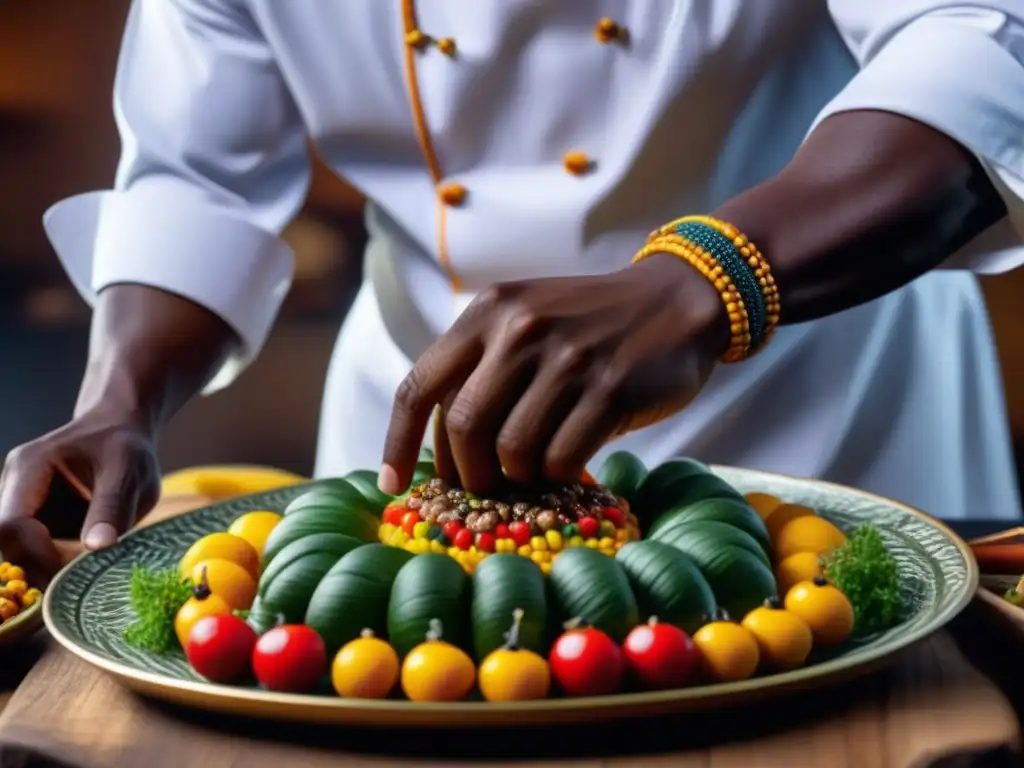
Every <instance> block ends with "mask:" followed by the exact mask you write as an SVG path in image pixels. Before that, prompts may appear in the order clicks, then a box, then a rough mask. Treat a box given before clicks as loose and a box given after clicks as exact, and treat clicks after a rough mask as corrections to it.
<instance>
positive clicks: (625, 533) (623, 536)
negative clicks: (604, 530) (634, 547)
mask: <svg viewBox="0 0 1024 768" xmlns="http://www.w3.org/2000/svg"><path fill="white" fill-rule="evenodd" d="M615 540H616V541H619V542H624V541H629V529H628V528H619V530H617V531H616V532H615Z"/></svg>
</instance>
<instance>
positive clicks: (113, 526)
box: [82, 446, 144, 550]
mask: <svg viewBox="0 0 1024 768" xmlns="http://www.w3.org/2000/svg"><path fill="white" fill-rule="evenodd" d="M139 461H140V457H139V456H138V454H136V453H135V452H134V451H132V450H131V448H130V447H128V446H118V447H117V448H114V449H111V450H109V451H107V452H106V453H105V455H104V456H103V457H102V460H101V461H97V465H96V467H95V468H94V470H93V476H94V477H95V481H94V482H93V487H92V499H91V501H90V502H89V511H88V512H86V515H85V522H84V523H83V524H82V544H83V545H84V546H85V548H86V549H92V550H95V549H103V548H105V547H109V546H111V545H113V544H114V543H115V542H116V541H117V537H118V536H120V535H121V534H122V533H124V532H125V531H127V530H128V529H129V528H131V527H132V525H133V524H134V522H135V518H136V516H137V514H138V508H139V499H140V495H141V492H142V488H141V485H142V483H143V482H144V477H143V475H144V471H140V470H142V469H143V468H141V467H139V466H138V464H139Z"/></svg>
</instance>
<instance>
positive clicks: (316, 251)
mask: <svg viewBox="0 0 1024 768" xmlns="http://www.w3.org/2000/svg"><path fill="white" fill-rule="evenodd" d="M127 7H128V1H127V0H99V2H82V0H47V2H45V3H30V2H8V1H5V0H0V457H2V456H3V455H4V454H5V453H6V451H7V450H9V449H10V448H11V447H13V446H14V445H16V444H18V443H20V442H22V441H24V440H28V439H31V438H32V437H35V436H37V435H39V434H41V433H43V432H45V431H48V430H50V429H53V428H55V427H57V426H59V425H60V424H61V423H63V421H64V420H66V418H67V416H68V415H69V413H70V411H71V408H72V405H73V403H74V398H75V394H76V391H77V386H78V382H79V377H80V375H81V371H82V367H83V364H84V360H85V352H86V341H87V331H88V313H87V310H86V307H85V305H84V304H83V303H82V302H81V300H80V299H79V298H78V296H77V295H76V294H75V292H74V290H73V289H72V288H71V286H70V285H69V284H68V282H67V280H66V279H65V277H64V274H63V272H62V271H61V269H60V266H59V264H58V262H57V259H56V257H55V256H54V254H53V252H52V251H51V249H50V247H49V245H48V243H47V241H46V238H45V236H44V234H43V230H42V226H41V223H40V217H41V215H42V213H43V211H44V210H45V209H46V207H47V206H48V205H49V204H51V203H52V202H54V201H56V200H58V199H59V198H62V197H65V196H67V195H69V194H74V193H77V192H83V191H86V190H90V189H96V188H105V187H108V186H109V184H110V181H111V179H112V175H113V170H114V166H115V164H116V161H117V154H118V140H117V135H116V133H115V131H114V126H113V122H112V118H111V108H110V103H111V96H110V89H111V81H112V77H113V71H114V64H115V60H116V57H117V52H118V47H119V43H120V36H121V28H122V26H123V22H124V16H125V12H126V10H127ZM286 237H287V238H288V240H289V241H290V242H291V244H292V246H293V247H294V248H295V251H296V253H297V256H298V264H297V275H296V280H295V284H294V287H293V289H292V292H291V295H290V297H289V299H288V302H287V305H286V307H285V310H284V313H283V316H282V318H281V320H280V321H279V323H278V325H277V328H276V330H275V332H274V335H273V337H272V338H271V340H270V342H269V343H268V345H267V347H266V349H265V351H264V353H263V355H262V357H261V358H260V360H259V361H258V362H257V363H256V364H255V365H254V366H253V367H252V368H251V369H250V370H249V371H248V372H247V373H246V374H245V375H244V376H243V377H242V378H241V379H240V380H239V381H238V382H237V383H236V384H235V385H234V386H233V387H231V388H230V389H229V390H228V391H226V392H222V393H219V394H217V395H214V396H212V397H209V398H203V399H200V400H198V401H196V402H194V403H192V404H191V405H190V406H189V407H188V408H187V409H186V411H184V412H183V413H182V414H181V415H180V416H179V417H178V418H177V419H176V420H175V422H174V424H173V426H172V428H171V429H170V430H169V432H168V433H167V435H166V437H165V440H164V442H163V445H162V461H163V465H164V468H165V470H170V469H176V468H179V467H181V466H185V465H188V464H200V463H207V462H251V463H261V464H270V465H274V466H278V467H282V468H286V469H291V470H293V471H297V472H302V473H306V472H309V471H310V470H311V467H312V462H313V451H314V442H315V432H316V426H317V415H318V410H319V407H320V397H321V389H322V384H323V377H324V373H325V371H326V367H327V361H328V356H329V354H330V352H331V348H332V345H333V343H334V339H335V336H336V334H337V330H338V327H339V324H340V322H341V319H342V318H343V316H344V313H345V310H346V308H347V306H348V303H349V301H350V300H351V298H352V297H351V296H350V295H346V294H345V293H344V292H343V290H342V288H341V286H343V285H345V284H348V285H352V284H353V281H352V280H346V279H344V277H345V276H346V275H358V273H359V271H360V268H361V265H360V254H361V249H362V241H363V232H362V222H361V200H360V198H359V196H358V195H357V194H356V193H355V192H354V191H353V190H351V189H350V188H348V187H347V186H345V185H344V184H343V183H342V182H340V181H338V180H336V179H334V178H332V176H331V175H330V174H329V173H328V172H326V171H325V170H324V168H323V167H322V166H321V167H318V168H317V170H316V173H315V174H314V183H313V187H312V191H311V193H310V196H309V200H308V201H307V203H306V206H305V208H304V209H303V211H302V213H301V215H300V216H299V217H298V218H297V220H296V221H295V222H294V223H293V225H292V226H291V227H290V228H289V230H288V231H287V233H286ZM984 287H985V293H986V295H987V297H988V302H989V308H990V311H991V315H992V321H993V325H994V327H995V331H996V336H997V339H998V343H999V348H1000V353H1001V356H1002V361H1003V373H1004V379H1005V384H1006V390H1007V393H1008V399H1009V418H1010V421H1011V423H1012V426H1013V432H1014V435H1015V436H1016V439H1017V443H1018V446H1019V447H1020V449H1021V450H1019V451H1018V455H1019V456H1020V457H1021V458H1024V324H1022V323H1021V322H1020V317H1021V312H1022V310H1021V309H1019V308H1018V309H1014V306H1017V307H1020V306H1021V303H1020V297H1021V295H1024V270H1020V271H1018V272H1017V273H1015V274H1012V275H1008V276H1004V277H999V278H996V279H991V280H986V281H985V282H984ZM338 428H339V429H344V425H343V424H339V425H338ZM977 514H978V515H979V516H981V517H984V516H986V514H985V512H984V511H983V510H979V511H978V513H977Z"/></svg>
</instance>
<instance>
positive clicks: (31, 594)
mask: <svg viewBox="0 0 1024 768" xmlns="http://www.w3.org/2000/svg"><path fill="white" fill-rule="evenodd" d="M42 596H43V593H42V592H40V591H39V590H38V589H36V588H35V587H31V588H30V589H29V590H28V591H27V592H26V593H25V596H24V597H22V598H21V604H22V606H23V607H25V608H28V607H29V606H30V605H35V604H36V603H38V602H39V598H41V597H42Z"/></svg>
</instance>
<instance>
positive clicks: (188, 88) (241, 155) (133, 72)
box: [44, 0, 309, 392]
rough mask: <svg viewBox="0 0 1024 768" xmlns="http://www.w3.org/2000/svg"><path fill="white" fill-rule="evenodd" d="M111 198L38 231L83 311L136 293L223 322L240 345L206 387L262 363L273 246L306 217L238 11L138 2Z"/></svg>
mask: <svg viewBox="0 0 1024 768" xmlns="http://www.w3.org/2000/svg"><path fill="white" fill-rule="evenodd" d="M114 113H115V119H116V123H117V127H118V130H119V132H120V136H121V142H122V154H121V160H120V164H119V166H118V169H117V174H116V180H115V183H114V188H113V190H109V191H98V192H88V193H85V194H81V195H77V196H75V197H71V198H68V199H65V200H62V201H61V202H59V203H56V204H55V205H54V206H53V207H51V208H50V209H49V210H48V211H47V212H46V214H45V216H44V225H45V227H46V231H47V234H48V236H49V238H50V241H51V243H52V244H53V246H54V248H55V250H56V251H57V254H58V256H59V257H60V260H61V262H62V263H63V266H64V268H65V270H66V271H67V273H68V275H69V277H70V279H71V281H72V282H73V283H74V285H75V287H76V288H77V290H78V291H79V293H81V295H82V296H83V297H84V298H85V299H86V300H87V301H89V302H92V301H94V300H95V298H96V295H97V294H98V293H99V292H100V291H101V290H103V289H104V288H106V287H107V286H110V285H114V284H116V283H140V284H144V285H150V286H154V287H157V288H160V289H163V290H166V291H169V292H171V293H174V294H177V295H180V296H183V297H185V298H187V299H189V300H191V301H193V302H195V303H197V304H200V305H202V306H204V307H206V308H207V309H209V310H211V311H212V312H215V313H216V314H217V315H219V316H220V317H221V318H223V319H224V320H225V321H226V322H227V323H228V324H229V325H230V326H231V327H232V328H233V329H234V330H235V331H236V332H237V334H238V336H239V338H240V340H241V345H240V347H239V349H238V351H237V353H236V354H234V355H233V356H232V357H231V358H230V359H229V360H228V361H227V362H226V363H225V365H224V367H223V368H222V369H221V370H220V372H219V373H218V374H217V375H216V376H215V377H214V378H213V380H212V381H211V382H210V383H209V384H208V385H207V387H206V390H205V391H206V392H210V391H213V390H216V389H219V388H221V387H223V386H226V385H227V384H229V383H230V382H231V381H232V380H233V379H234V378H235V376H237V375H238V373H239V372H240V371H241V370H242V369H243V368H244V367H245V365H246V364H247V363H248V362H249V361H250V360H252V358H253V357H254V356H255V355H256V354H257V353H258V352H259V350H260V348H261V347H262V345H263V343H264V341H265V340H266V337H267V334H268V333H269V331H270V328H271V325H272V324H273V322H274V318H275V317H276V315H277V312H278V310H279V309H280V306H281V303H282V301H283V300H284V297H285V294H286V293H287V291H288V288H289V285H290V283H291V276H292V268H293V256H292V252H291V249H290V248H289V247H288V246H287V245H286V244H285V243H284V241H283V240H281V238H280V237H279V236H278V234H279V233H280V231H281V230H282V229H283V227H284V226H285V225H286V224H287V223H288V221H289V220H290V219H291V218H292V217H293V216H294V215H295V213H296V211H297V210H298V208H299V207H300V205H301V204H302V201H303V199H304V197H305V194H306V191H307V189H308V185H309V158H308V154H307V149H306V137H305V130H304V126H303V123H302V120H301V118H300V116H299V113H298V110H297V108H296V106H295V103H294V102H293V100H292V98H291V95H290V94H289V92H288V89H287V88H286V86H285V84H284V82H283V80H282V77H281V75H280V73H279V72H278V69H277V66H276V64H275V61H274V57H273V55H272V53H271V51H270V49H269V47H268V45H267V43H266V42H265V41H264V40H263V38H262V36H261V34H260V32H259V30H258V28H257V26H256V24H255V23H254V21H253V19H252V18H250V17H249V16H248V14H247V13H246V12H245V11H243V10H242V3H241V2H238V1H237V0H134V2H133V4H132V6H131V10H130V11H129V16H128V22H127V26H126V31H125V35H124V41H123V44H122V48H121V53H120V59H119V62H118V67H117V74H116V78H115V83H114Z"/></svg>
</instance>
